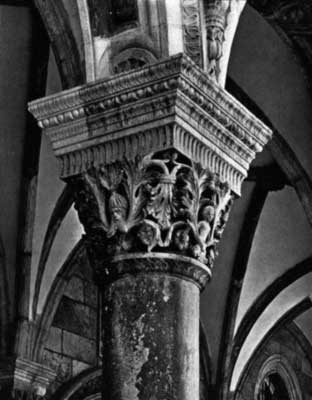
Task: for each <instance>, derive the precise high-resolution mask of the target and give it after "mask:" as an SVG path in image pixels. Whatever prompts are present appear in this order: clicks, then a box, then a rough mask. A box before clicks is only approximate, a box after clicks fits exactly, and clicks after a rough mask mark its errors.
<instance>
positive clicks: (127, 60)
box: [112, 47, 157, 74]
mask: <svg viewBox="0 0 312 400" xmlns="http://www.w3.org/2000/svg"><path fill="white" fill-rule="evenodd" d="M156 60H157V59H156V57H155V56H154V54H152V53H151V52H150V51H149V50H147V49H143V48H137V47H131V48H128V49H126V50H124V51H122V52H120V53H119V54H117V55H116V56H114V57H113V60H112V65H113V71H112V72H113V73H114V74H119V73H121V72H127V71H131V70H133V69H136V68H141V67H143V66H144V65H147V64H151V63H153V62H155V61H156Z"/></svg>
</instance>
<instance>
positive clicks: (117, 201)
mask: <svg viewBox="0 0 312 400" xmlns="http://www.w3.org/2000/svg"><path fill="white" fill-rule="evenodd" d="M29 109H30V111H31V112H32V113H33V115H34V116H35V117H36V118H37V119H38V121H39V126H40V127H42V128H43V129H44V131H45V132H46V134H47V135H48V137H49V138H50V139H51V141H52V145H53V148H54V152H55V154H56V156H57V157H58V158H59V159H60V164H61V177H62V178H63V179H64V180H66V181H67V182H68V183H69V184H70V185H71V186H72V188H73V193H75V196H76V201H75V206H76V209H77V211H78V214H79V218H80V220H81V222H82V224H83V226H84V228H85V231H86V242H87V248H88V252H89V256H90V259H91V262H92V264H93V265H94V266H95V270H98V271H101V273H103V271H104V274H105V265H107V260H110V262H109V264H110V265H112V264H114V263H115V261H116V260H117V259H118V257H126V258H127V257H130V258H133V257H136V258H142V257H141V256H139V255H140V254H146V255H148V256H149V257H153V255H154V256H155V254H157V257H160V258H161V257H165V258H166V259H168V257H169V258H170V257H172V256H175V257H177V256H179V260H180V261H179V262H177V264H176V268H175V270H174V271H171V272H172V273H174V274H177V275H183V274H181V272H180V271H181V267H180V266H181V265H185V261H183V260H181V257H182V258H183V257H185V258H186V259H187V260H188V262H189V265H190V267H189V270H188V272H186V273H184V277H186V278H188V279H190V278H191V275H192V276H193V278H192V279H193V280H195V282H196V283H197V284H198V286H199V287H202V286H203V285H204V281H205V280H207V279H208V276H209V275H210V271H211V269H212V267H213V263H214V259H215V257H216V246H217V244H218V242H219V240H220V238H221V236H222V232H223V230H224V227H225V224H226V222H227V220H228V216H229V212H230V208H231V205H232V202H233V199H234V197H235V196H238V195H240V189H241V184H242V181H243V179H244V178H245V177H246V175H247V171H248V168H249V165H250V163H251V161H252V160H253V159H254V157H255V155H256V153H257V152H259V151H261V150H262V148H263V146H264V145H265V144H266V143H267V141H268V140H269V139H270V137H271V131H270V130H269V129H268V128H267V127H266V126H265V125H264V124H263V123H262V122H260V121H259V120H258V119H257V118H256V117H255V116H254V115H252V114H251V113H250V112H249V111H248V110H247V109H246V108H245V107H243V106H242V105H241V104H240V103H239V102H238V101H237V100H235V99H234V98H233V97H232V96H231V95H229V94H228V93H227V92H226V91H225V90H224V89H223V88H221V87H220V86H219V85H217V84H216V83H215V82H214V81H213V80H212V79H210V78H209V75H208V74H207V73H205V72H204V71H202V70H201V69H200V68H199V67H198V66H196V64H195V63H194V62H193V61H191V60H190V59H189V58H188V57H187V56H185V55H177V56H174V57H171V58H170V59H167V60H163V61H160V62H157V63H155V64H153V65H148V66H145V67H142V68H141V69H138V70H133V71H130V72H127V73H122V74H120V75H115V76H113V77H111V78H109V79H105V80H102V81H99V82H96V83H93V84H88V85H85V86H83V87H78V88H75V89H72V90H69V91H66V92H62V93H60V94H57V95H53V96H50V97H47V98H45V99H40V100H37V101H35V102H32V103H30V107H29ZM116 257H117V258H116ZM104 262H106V264H105V265H104ZM116 262H117V261H116ZM117 264H118V265H121V263H120V261H119V262H118V263H117ZM122 264H125V263H124V262H123V263H122ZM126 264H127V265H128V264H129V263H128V262H127V263H126ZM165 264H166V262H164V263H163V268H165V267H164V265H165ZM138 265H139V264H138ZM146 265H148V263H146ZM193 267H194V268H195V267H196V268H197V270H198V271H197V272H196V273H199V277H198V276H195V275H196V274H195V275H194V273H193V272H192V268H193ZM196 268H195V269H196ZM184 269H185V270H187V268H184ZM110 270H112V268H110ZM164 270H166V268H165V269H164ZM122 271H123V269H121V272H120V273H123V272H122ZM110 274H111V271H108V272H107V275H110ZM185 274H186V275H187V274H189V275H188V276H186V275H185ZM107 279H110V276H108V278H107Z"/></svg>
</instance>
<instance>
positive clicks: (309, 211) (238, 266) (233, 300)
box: [217, 77, 312, 396]
mask: <svg viewBox="0 0 312 400" xmlns="http://www.w3.org/2000/svg"><path fill="white" fill-rule="evenodd" d="M226 88H227V90H228V91H229V92H230V93H231V94H232V95H233V96H234V97H235V98H236V99H238V100H239V101H240V102H241V103H242V104H244V105H245V106H246V107H247V108H248V109H249V110H250V111H251V112H252V113H253V114H254V115H256V116H257V117H258V118H259V119H261V120H262V121H263V122H264V123H265V124H266V125H267V126H269V127H270V128H271V129H272V130H273V132H274V135H273V138H272V140H271V141H270V142H269V143H268V145H267V148H268V149H269V151H270V152H271V154H272V155H273V157H274V159H275V160H276V162H277V163H278V165H279V167H280V168H281V170H282V171H283V172H284V174H285V176H286V178H287V179H288V181H289V182H290V184H291V185H292V186H293V187H294V189H295V191H296V193H297V195H298V198H299V200H300V202H301V204H302V207H303V209H304V211H305V214H306V216H307V219H308V221H309V223H310V224H311V225H312V183H311V180H310V178H309V177H308V175H307V173H306V172H305V171H304V169H303V168H302V166H301V165H300V162H299V161H298V160H297V157H296V155H295V154H294V152H293V151H292V150H291V149H290V147H289V146H288V144H287V143H286V141H285V140H284V139H283V137H282V136H281V135H280V134H279V132H277V130H276V129H275V128H274V126H273V125H272V122H271V121H270V120H269V118H268V117H267V116H266V115H265V114H264V112H263V111H262V110H261V109H260V108H259V107H258V106H257V104H256V103H255V102H254V101H253V100H251V98H250V97H249V96H248V95H247V94H246V93H245V92H244V91H243V90H242V89H241V88H240V87H239V86H238V85H237V84H236V83H235V81H234V80H233V79H231V78H229V77H228V79H227V85H226ZM262 191H263V188H261V186H259V187H258V193H257V192H255V194H256V196H259V204H258V205H257V200H255V204H254V205H253V207H254V211H252V212H254V213H255V214H254V215H253V216H252V215H250V214H249V211H248V213H247V217H249V219H251V217H252V218H255V219H254V220H253V223H254V226H253V227H252V226H250V227H249V228H248V229H250V231H249V232H248V231H247V232H246V233H244V231H245V230H246V226H249V225H248V221H247V220H246V225H245V223H244V226H243V229H242V233H241V237H240V243H239V246H238V251H237V256H236V259H235V264H234V268H233V272H232V277H231V284H230V289H229V292H228V298H227V303H226V304H227V305H226V310H227V312H226V314H225V319H224V323H223V329H222V342H221V348H223V349H224V350H223V351H222V353H221V354H220V357H219V362H218V370H217V382H218V384H217V386H218V388H219V390H220V391H222V392H223V395H224V396H226V395H227V391H228V385H229V384H230V381H231V374H232V372H233V368H234V365H232V361H230V360H231V359H232V358H233V357H234V355H233V354H232V353H233V348H234V351H236V350H235V347H234V346H233V344H232V338H233V336H234V326H235V319H236V314H237V309H238V304H239V298H240V294H241V289H242V285H243V280H244V277H245V273H246V268H247V263H248V258H249V252H250V248H251V247H250V245H251V244H252V239H253V235H254V233H255V229H256V226H257V222H258V219H259V217H260V214H261V209H262V208H261V201H260V199H261V197H262V196H265V194H264V192H262ZM264 200H265V197H264V199H263V204H262V207H263V205H264ZM259 205H260V209H259V210H258V216H257V215H256V214H257V208H258V206H259ZM257 218H258V219H257ZM246 241H247V243H249V244H250V245H247V246H245V243H246ZM249 241H250V242H249ZM242 249H243V250H242ZM307 263H309V261H307ZM294 268H295V269H296V271H298V274H299V271H300V269H301V268H302V269H303V270H308V268H307V267H306V264H305V262H303V265H302V266H300V267H299V266H297V267H294ZM290 275H291V272H290ZM287 276H288V275H286V277H285V281H287V279H289V278H287ZM294 277H295V276H294ZM299 277H300V276H298V278H299ZM298 278H297V279H298ZM295 280H296V279H294V281H295ZM276 293H277V292H276ZM277 294H278V293H277ZM270 301H272V299H271V300H270ZM239 337H240V336H238V338H239ZM246 337H247V336H246ZM246 337H245V339H246ZM245 339H244V340H245ZM238 353H239V352H238ZM237 356H238V354H237ZM230 364H231V366H230ZM234 364H235V362H234Z"/></svg>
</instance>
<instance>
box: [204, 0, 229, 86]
mask: <svg viewBox="0 0 312 400" xmlns="http://www.w3.org/2000/svg"><path fill="white" fill-rule="evenodd" d="M230 4H231V1H229V0H227V1H224V0H206V1H204V9H205V23H206V41H207V62H208V66H207V72H208V74H209V76H210V77H211V78H212V79H214V80H218V75H219V72H220V71H219V60H220V58H221V57H222V46H223V42H224V31H225V28H226V16H227V11H228V9H229V8H230Z"/></svg>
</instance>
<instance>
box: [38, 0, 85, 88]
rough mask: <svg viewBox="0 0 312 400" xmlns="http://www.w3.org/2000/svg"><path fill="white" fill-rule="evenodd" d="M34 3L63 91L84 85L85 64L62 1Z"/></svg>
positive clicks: (53, 0) (50, 0) (41, 0)
mask: <svg viewBox="0 0 312 400" xmlns="http://www.w3.org/2000/svg"><path fill="white" fill-rule="evenodd" d="M34 3H35V6H36V8H37V9H38V11H39V14H40V15H41V18H42V20H43V23H44V25H45V28H46V30H47V32H48V35H49V37H50V41H51V45H52V48H53V50H54V55H55V59H56V62H57V65H58V69H59V73H60V77H61V81H62V86H63V89H67V88H70V87H74V86H77V85H79V84H82V83H83V82H84V75H85V71H84V70H83V68H82V65H83V62H82V60H81V59H80V55H79V51H78V48H77V43H76V41H75V38H74V36H73V33H72V30H71V27H70V22H69V20H68V16H67V14H66V11H65V9H64V6H63V3H62V1H61V0H49V1H45V0H34Z"/></svg>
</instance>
